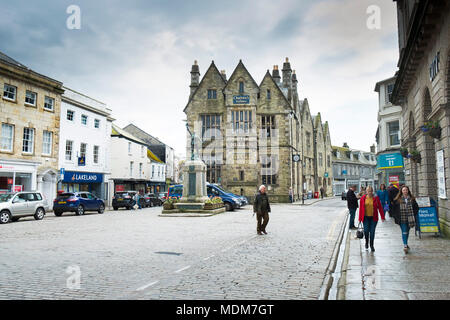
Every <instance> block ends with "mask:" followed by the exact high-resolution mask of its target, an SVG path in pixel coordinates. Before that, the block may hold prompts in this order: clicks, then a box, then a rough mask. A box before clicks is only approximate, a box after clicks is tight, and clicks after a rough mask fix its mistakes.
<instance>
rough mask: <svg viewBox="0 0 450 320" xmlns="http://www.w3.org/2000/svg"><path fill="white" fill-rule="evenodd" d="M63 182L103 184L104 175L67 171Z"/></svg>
mask: <svg viewBox="0 0 450 320" xmlns="http://www.w3.org/2000/svg"><path fill="white" fill-rule="evenodd" d="M63 182H65V183H102V182H103V173H93V172H77V171H66V172H65V173H64V179H63Z"/></svg>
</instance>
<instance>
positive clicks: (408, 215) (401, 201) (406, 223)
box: [393, 186, 419, 253]
mask: <svg viewBox="0 0 450 320" xmlns="http://www.w3.org/2000/svg"><path fill="white" fill-rule="evenodd" d="M393 211H394V212H393V213H394V220H395V223H396V224H398V225H400V229H401V230H402V239H403V251H404V252H405V253H408V252H409V250H410V247H409V246H408V238H409V229H410V228H412V227H414V226H415V225H416V216H417V214H418V213H419V205H418V204H417V202H416V199H415V198H414V196H413V195H412V194H411V191H410V190H409V187H407V186H403V187H402V188H401V189H400V192H399V193H398V195H397V196H396V197H395V198H394V210H393Z"/></svg>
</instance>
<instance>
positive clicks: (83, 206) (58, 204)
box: [53, 192, 105, 217]
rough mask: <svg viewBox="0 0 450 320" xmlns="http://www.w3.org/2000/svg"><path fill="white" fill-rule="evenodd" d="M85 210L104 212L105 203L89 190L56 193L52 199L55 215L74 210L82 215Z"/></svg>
mask: <svg viewBox="0 0 450 320" xmlns="http://www.w3.org/2000/svg"><path fill="white" fill-rule="evenodd" d="M86 211H97V212H98V213H103V212H105V203H104V202H103V200H102V199H99V198H97V197H96V196H94V195H93V194H92V193H89V192H66V193H62V194H60V195H58V197H57V198H56V199H55V200H54V201H53V212H54V213H55V216H58V217H59V216H61V215H62V214H63V212H75V214H76V215H78V216H82V215H83V214H84V213H85V212H86Z"/></svg>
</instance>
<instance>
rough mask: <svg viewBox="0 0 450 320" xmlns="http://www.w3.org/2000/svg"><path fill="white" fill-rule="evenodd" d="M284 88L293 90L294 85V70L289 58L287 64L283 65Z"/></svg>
mask: <svg viewBox="0 0 450 320" xmlns="http://www.w3.org/2000/svg"><path fill="white" fill-rule="evenodd" d="M282 72H283V87H284V88H288V89H290V88H291V85H292V69H291V63H290V62H289V58H286V62H285V63H284V64H283V70H282Z"/></svg>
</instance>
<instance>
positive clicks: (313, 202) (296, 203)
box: [292, 197, 336, 206]
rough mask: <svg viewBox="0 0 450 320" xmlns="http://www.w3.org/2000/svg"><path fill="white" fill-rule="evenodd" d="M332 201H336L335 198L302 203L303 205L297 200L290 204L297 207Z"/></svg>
mask: <svg viewBox="0 0 450 320" xmlns="http://www.w3.org/2000/svg"><path fill="white" fill-rule="evenodd" d="M334 199H336V197H326V198H324V199H313V201H312V202H309V203H304V204H303V203H302V202H301V201H300V200H299V201H295V202H293V203H292V204H293V205H297V206H310V205H312V204H315V203H317V202H320V201H326V200H334Z"/></svg>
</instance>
